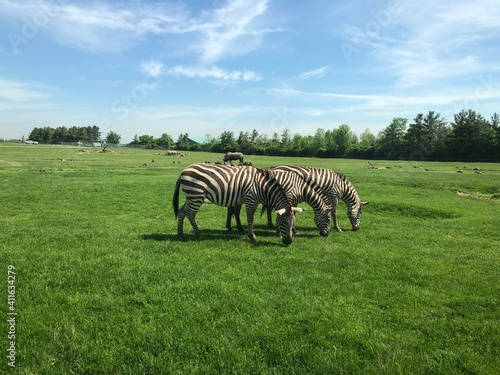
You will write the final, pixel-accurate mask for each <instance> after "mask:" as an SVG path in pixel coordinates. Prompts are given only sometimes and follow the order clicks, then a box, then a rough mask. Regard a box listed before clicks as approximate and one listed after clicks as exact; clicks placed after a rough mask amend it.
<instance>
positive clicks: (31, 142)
mask: <svg viewBox="0 0 500 375" xmlns="http://www.w3.org/2000/svg"><path fill="white" fill-rule="evenodd" d="M24 143H26V144H27V145H37V144H38V142H37V141H31V140H29V139H28V140H27V141H24Z"/></svg>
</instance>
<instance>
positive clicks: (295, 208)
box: [292, 207, 306, 212]
mask: <svg viewBox="0 0 500 375" xmlns="http://www.w3.org/2000/svg"><path fill="white" fill-rule="evenodd" d="M305 210H306V209H305V208H302V207H292V211H293V212H304V211H305Z"/></svg>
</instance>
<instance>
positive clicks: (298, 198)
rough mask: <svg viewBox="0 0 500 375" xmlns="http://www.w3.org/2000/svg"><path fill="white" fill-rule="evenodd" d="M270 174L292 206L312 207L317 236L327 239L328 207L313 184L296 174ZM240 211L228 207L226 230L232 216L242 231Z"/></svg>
mask: <svg viewBox="0 0 500 375" xmlns="http://www.w3.org/2000/svg"><path fill="white" fill-rule="evenodd" d="M272 173H273V175H274V177H275V178H276V179H277V180H278V182H279V184H280V185H281V186H282V187H283V189H284V190H285V193H286V195H287V196H288V199H289V200H290V202H291V203H292V206H296V205H297V204H299V203H300V202H307V203H308V204H309V206H311V207H312V209H313V211H314V222H315V223H316V226H317V227H318V229H319V234H320V235H321V236H323V237H327V236H328V235H329V234H330V207H329V206H328V205H327V204H326V203H325V202H324V201H323V198H322V197H321V195H320V194H318V191H317V190H318V188H317V187H316V190H315V186H314V184H309V183H307V182H306V181H305V180H304V178H303V177H302V176H301V175H299V174H298V173H293V172H292V173H290V172H287V171H281V170H273V171H272ZM266 208H267V214H268V225H269V226H270V227H271V228H274V226H273V222H272V217H271V208H270V207H266ZM240 209H241V206H240V207H228V209H227V219H226V227H227V229H229V230H231V217H232V215H233V214H234V216H235V219H236V224H237V226H238V229H239V230H240V231H242V230H243V227H242V226H241V221H240V215H239V213H240ZM293 230H295V228H293Z"/></svg>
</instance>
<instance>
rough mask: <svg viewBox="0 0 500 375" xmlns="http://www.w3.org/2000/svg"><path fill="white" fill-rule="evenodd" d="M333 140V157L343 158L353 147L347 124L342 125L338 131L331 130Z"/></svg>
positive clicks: (351, 134) (350, 132) (352, 139)
mask: <svg viewBox="0 0 500 375" xmlns="http://www.w3.org/2000/svg"><path fill="white" fill-rule="evenodd" d="M333 139H334V142H335V155H336V156H340V157H345V156H347V155H348V154H349V151H350V150H351V149H352V147H353V145H354V139H355V137H354V135H353V133H352V131H351V128H350V127H349V125H347V124H342V125H340V126H339V127H338V129H334V130H333Z"/></svg>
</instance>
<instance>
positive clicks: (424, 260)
mask: <svg viewBox="0 0 500 375" xmlns="http://www.w3.org/2000/svg"><path fill="white" fill-rule="evenodd" d="M97 151H98V150H92V149H86V152H80V149H79V148H72V147H56V146H43V145H37V146H33V145H10V144H5V145H0V183H1V189H0V202H1V217H0V270H1V271H0V275H3V276H0V280H1V281H0V284H1V285H2V287H1V288H0V300H1V301H2V302H1V306H2V308H1V309H0V314H1V315H2V317H1V322H2V323H1V325H0V328H1V332H0V348H1V350H2V355H1V359H0V361H1V363H0V373H2V374H3V373H6V374H10V373H12V374H217V373H221V374H492V375H493V374H495V375H496V374H499V373H500V304H499V302H500V301H499V299H500V251H499V249H500V238H499V234H500V231H499V228H500V200H499V199H496V198H497V197H498V195H499V193H500V165H499V164H481V163H474V164H471V163H469V164H468V165H466V166H467V168H466V169H464V164H463V163H438V162H408V161H401V162H394V161H385V162H384V161H379V162H377V166H379V167H383V166H387V167H391V168H390V169H378V170H371V169H368V168H367V165H368V164H367V162H366V161H362V160H336V159H309V158H297V159H290V158H277V157H263V156H259V157H258V156H254V157H252V156H248V157H247V159H248V161H251V162H253V164H254V165H255V166H259V167H267V166H271V165H280V164H285V163H293V164H301V165H310V166H318V167H328V168H331V169H334V170H336V171H339V172H342V173H344V174H346V175H347V177H348V178H349V180H350V181H351V182H352V183H353V184H354V186H355V187H356V188H357V190H358V192H359V194H360V196H361V198H362V200H367V201H369V202H370V204H369V205H368V206H366V208H365V209H364V211H363V216H362V218H361V229H360V231H358V232H352V231H351V230H350V224H349V221H348V219H347V217H346V207H345V205H344V204H343V203H341V204H340V207H339V221H340V226H341V227H342V229H343V230H344V232H343V233H336V232H332V233H331V234H330V236H329V237H327V238H323V237H320V236H319V234H318V231H317V229H316V228H315V226H314V223H313V213H312V210H308V211H306V212H304V213H302V214H300V216H298V218H297V223H296V225H297V227H298V229H299V233H298V235H297V236H296V237H295V238H294V242H293V244H292V245H290V246H284V245H282V243H281V240H279V239H278V238H277V237H276V235H275V233H274V232H273V231H272V230H269V229H267V226H266V219H265V216H264V217H258V216H257V218H256V235H257V244H256V245H255V246H252V245H251V244H250V241H249V240H248V238H247V236H246V234H245V233H239V232H237V231H233V232H228V231H227V230H226V228H225V217H226V209H225V208H223V207H218V206H214V205H210V204H204V205H203V206H202V208H201V210H200V212H199V214H198V215H197V221H198V224H199V225H200V228H201V230H202V232H203V235H204V240H203V241H196V240H195V237H194V233H193V231H192V228H191V226H190V225H189V223H188V221H186V223H185V233H186V234H185V236H184V238H182V239H179V238H178V237H177V235H176V231H177V224H176V220H175V219H174V214H173V209H172V202H171V200H172V190H173V187H174V184H175V181H176V179H177V177H178V176H179V174H180V173H181V171H182V169H183V168H184V167H186V166H187V165H189V164H191V163H195V162H203V161H206V160H208V161H212V162H214V161H217V159H220V158H221V155H218V154H206V153H191V154H189V155H187V156H186V157H182V158H181V157H167V156H163V155H160V154H159V152H158V151H151V150H133V149H127V148H116V149H113V151H114V153H98V152H97ZM161 153H163V152H161ZM152 159H154V160H155V162H154V163H153V162H152ZM144 163H147V164H148V165H147V166H145V165H144ZM397 166H400V167H397ZM457 167H459V169H461V170H463V171H464V172H463V173H457ZM474 168H480V169H481V171H482V172H484V173H481V174H476V173H474V171H473V169H474ZM426 169H428V170H426ZM492 198H493V199H492ZM181 202H184V196H183V195H181ZM181 204H182V203H181ZM301 206H304V207H307V205H305V204H304V203H303V204H301ZM242 218H243V219H244V215H243V217H242ZM244 222H246V220H245V219H244ZM9 266H13V267H15V269H13V270H12V272H14V273H15V282H12V279H10V281H11V283H10V284H9V278H8V269H9ZM8 286H14V287H15V295H14V296H15V300H14V301H13V299H12V298H11V299H10V300H9V299H8V291H9V290H12V289H13V288H10V289H8ZM9 301H10V304H9ZM13 302H15V304H14V303H13ZM12 312H15V313H17V315H15V325H10V324H9V322H8V320H9V319H11V318H12V316H14V315H9V313H12ZM13 330H14V331H13ZM9 334H10V335H11V334H14V335H15V338H13V339H9V338H8V335H9ZM11 341H13V343H14V349H15V358H14V359H15V363H14V364H15V368H11V366H9V362H10V361H11V360H10V359H9V358H8V356H9V353H10V351H9V349H10V346H11Z"/></svg>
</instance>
